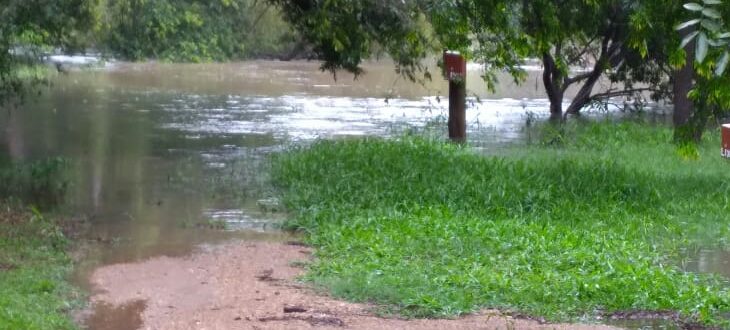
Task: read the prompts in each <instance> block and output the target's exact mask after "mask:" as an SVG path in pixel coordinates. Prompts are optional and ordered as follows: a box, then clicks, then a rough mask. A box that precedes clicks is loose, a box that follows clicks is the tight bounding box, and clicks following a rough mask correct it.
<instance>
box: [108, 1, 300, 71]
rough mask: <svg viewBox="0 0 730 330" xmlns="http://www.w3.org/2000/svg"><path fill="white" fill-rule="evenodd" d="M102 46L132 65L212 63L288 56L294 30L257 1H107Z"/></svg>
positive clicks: (293, 41)
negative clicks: (150, 61)
mask: <svg viewBox="0 0 730 330" xmlns="http://www.w3.org/2000/svg"><path fill="white" fill-rule="evenodd" d="M98 10H99V11H100V12H101V13H102V14H101V17H102V24H101V30H100V32H99V35H100V36H99V39H100V40H98V43H99V45H98V46H100V47H101V48H103V49H108V50H110V51H111V54H112V55H114V56H119V57H121V58H124V59H130V60H143V59H162V60H171V61H192V62H199V61H211V60H218V61H222V60H230V59H240V58H244V57H251V56H287V55H288V53H290V52H292V51H293V50H294V46H295V37H294V33H293V32H292V30H291V29H290V28H289V27H288V26H287V25H286V24H285V23H284V22H283V21H281V19H280V18H279V16H278V12H277V11H276V10H275V9H273V8H271V7H270V6H268V5H266V4H264V3H260V2H258V1H254V0H215V1H203V0H184V1H178V0H160V1H150V0H107V1H106V2H104V3H103V4H102V6H101V7H100V8H99V9H98Z"/></svg>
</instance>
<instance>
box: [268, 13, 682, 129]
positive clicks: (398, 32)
mask: <svg viewBox="0 0 730 330" xmlns="http://www.w3.org/2000/svg"><path fill="white" fill-rule="evenodd" d="M269 1H270V2H271V3H274V4H276V5H278V6H279V7H280V8H282V10H283V12H284V13H285V14H286V16H285V17H286V18H287V20H288V21H289V22H291V23H292V24H293V25H294V26H295V27H296V28H297V29H298V30H299V31H301V32H302V33H303V35H304V36H305V38H307V39H308V40H309V41H310V42H311V43H313V44H315V45H317V48H316V51H317V53H318V54H319V55H320V57H321V58H322V59H323V60H324V65H323V69H327V70H336V69H347V70H350V71H353V72H356V73H357V72H359V71H360V68H359V64H360V63H361V61H362V59H363V58H365V57H367V56H368V55H370V54H372V53H373V52H374V50H377V49H383V50H385V51H386V52H388V53H390V54H391V55H392V56H393V57H394V59H395V60H396V63H397V66H398V71H399V72H401V73H404V74H406V75H407V76H408V77H409V78H412V79H413V77H414V72H418V71H422V70H424V67H423V66H422V65H420V60H422V59H423V58H425V57H426V56H427V55H428V51H429V50H433V49H440V48H448V49H452V50H459V51H461V52H462V53H465V54H467V56H469V57H470V58H471V59H472V60H475V61H478V62H481V63H483V64H484V65H485V67H486V70H485V72H484V78H485V80H487V82H488V86H490V88H494V84H495V83H496V81H495V77H496V75H495V71H497V70H506V71H507V72H509V73H511V74H512V76H513V77H514V79H515V80H516V81H521V80H523V79H524V77H525V76H526V75H525V72H524V70H522V69H521V67H520V65H521V64H522V63H523V62H524V60H525V59H528V58H536V59H539V60H541V61H542V63H543V67H544V69H543V84H544V86H545V89H546V91H547V95H548V98H549V100H550V112H551V114H552V117H553V118H554V119H556V120H560V119H563V116H564V114H578V113H579V112H580V110H581V109H583V108H584V107H586V106H587V105H589V104H591V103H593V102H597V101H602V100H606V99H608V98H612V97H616V96H631V95H635V96H636V95H641V94H642V93H646V92H660V89H659V88H658V87H659V86H658V85H659V83H660V82H661V81H660V80H661V79H658V78H657V76H658V74H656V73H654V74H651V75H649V74H644V75H637V76H632V77H631V78H630V79H631V81H632V84H630V85H624V86H619V85H614V86H612V87H611V88H609V89H608V90H603V91H597V90H596V85H597V83H598V82H599V80H600V79H601V78H602V77H609V78H611V79H624V80H628V79H629V77H628V76H626V75H615V74H613V73H615V72H620V71H621V70H622V68H623V67H624V66H625V64H626V62H627V61H628V60H632V61H633V63H634V64H635V66H634V69H633V70H632V71H638V69H640V68H641V67H642V66H643V64H644V63H646V62H647V61H644V60H642V58H643V57H645V56H646V55H647V54H646V49H645V48H643V47H642V46H644V43H643V42H638V43H637V42H633V43H632V42H629V41H630V38H631V37H632V36H633V35H634V31H633V28H634V25H633V22H632V19H633V18H634V16H633V14H634V13H635V12H636V10H637V7H638V6H637V3H638V2H632V1H619V0H604V1H584V0H563V1H557V0H532V1H511V0H463V1H454V0H451V1H443V0H439V1H436V0H421V1H404V2H403V1H401V2H395V3H391V2H386V1H383V0H357V1H344V0H331V1H317V0H269ZM653 2H654V3H664V2H663V1H658V0H657V1H653ZM669 31H672V28H670V29H669ZM374 45H376V46H374ZM576 67H578V68H582V69H583V70H579V71H578V70H572V69H574V68H576ZM645 71H647V72H649V71H648V70H645ZM623 72H624V73H626V72H629V71H628V70H624V71H623ZM609 73H611V74H609ZM426 76H427V77H428V72H426ZM621 82H623V81H621ZM571 86H577V87H578V92H577V94H576V96H575V97H574V98H573V99H572V100H571V102H570V104H569V106H568V107H567V111H564V110H565V109H564V106H563V102H564V96H565V93H566V90H567V89H568V88H570V87H571ZM633 86H642V87H637V88H634V87H633Z"/></svg>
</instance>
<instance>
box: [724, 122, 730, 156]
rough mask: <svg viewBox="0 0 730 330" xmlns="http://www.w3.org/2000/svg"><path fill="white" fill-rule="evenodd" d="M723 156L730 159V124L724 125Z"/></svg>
mask: <svg viewBox="0 0 730 330" xmlns="http://www.w3.org/2000/svg"><path fill="white" fill-rule="evenodd" d="M722 156H723V157H725V158H730V124H727V125H722Z"/></svg>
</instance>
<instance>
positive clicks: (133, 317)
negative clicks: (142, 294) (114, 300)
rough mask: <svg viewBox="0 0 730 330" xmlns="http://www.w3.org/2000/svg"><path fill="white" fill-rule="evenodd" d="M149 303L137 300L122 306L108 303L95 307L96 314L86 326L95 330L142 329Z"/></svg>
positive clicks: (98, 304) (87, 321)
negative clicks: (144, 314)
mask: <svg viewBox="0 0 730 330" xmlns="http://www.w3.org/2000/svg"><path fill="white" fill-rule="evenodd" d="M145 308H147V302H145V301H144V300H136V301H133V302H130V303H127V304H124V305H121V306H111V305H108V304H106V303H97V304H95V305H94V313H93V315H91V316H90V317H89V319H88V320H86V326H87V327H88V328H89V329H94V330H129V329H140V328H141V327H142V313H143V312H144V310H145Z"/></svg>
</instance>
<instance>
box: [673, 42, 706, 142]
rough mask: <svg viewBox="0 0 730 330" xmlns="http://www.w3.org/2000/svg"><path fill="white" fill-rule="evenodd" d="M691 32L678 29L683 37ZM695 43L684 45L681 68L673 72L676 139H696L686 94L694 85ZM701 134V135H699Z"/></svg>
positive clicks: (691, 106)
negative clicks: (684, 53) (684, 54)
mask: <svg viewBox="0 0 730 330" xmlns="http://www.w3.org/2000/svg"><path fill="white" fill-rule="evenodd" d="M690 33H692V28H686V29H684V30H682V31H680V36H681V37H682V38H684V37H685V36H687V35H688V34H690ZM694 49H695V45H694V42H690V43H689V44H688V45H687V46H686V47H685V49H684V50H685V52H686V54H687V56H686V59H685V63H684V66H682V68H681V69H679V70H678V71H675V72H674V77H673V86H672V89H673V93H674V95H673V100H672V101H673V103H674V115H673V118H672V119H673V122H674V139H675V140H676V141H688V140H689V139H696V135H697V134H696V132H691V131H692V129H691V128H690V126H692V125H691V124H690V119H691V118H692V114H693V113H694V103H693V102H692V100H690V99H689V97H688V96H687V94H689V92H690V91H691V90H692V87H693V85H694V76H695V70H694V58H695V52H694ZM700 136H701V135H700Z"/></svg>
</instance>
